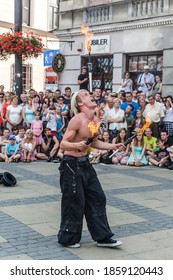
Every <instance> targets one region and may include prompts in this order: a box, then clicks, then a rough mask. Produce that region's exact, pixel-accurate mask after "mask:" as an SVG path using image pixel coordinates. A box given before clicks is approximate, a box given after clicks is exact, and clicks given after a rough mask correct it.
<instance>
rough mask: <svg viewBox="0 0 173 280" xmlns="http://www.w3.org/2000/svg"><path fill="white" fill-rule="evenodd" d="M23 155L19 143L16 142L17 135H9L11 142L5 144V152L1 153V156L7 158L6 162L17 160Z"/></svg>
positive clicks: (3, 158)
mask: <svg viewBox="0 0 173 280" xmlns="http://www.w3.org/2000/svg"><path fill="white" fill-rule="evenodd" d="M20 157H21V155H20V153H19V145H18V144H16V137H15V135H13V134H11V135H10V136H9V143H7V144H6V145H5V149H4V154H2V153H0V158H1V159H2V160H5V162H7V163H10V162H17V161H18V160H19V159H20Z"/></svg>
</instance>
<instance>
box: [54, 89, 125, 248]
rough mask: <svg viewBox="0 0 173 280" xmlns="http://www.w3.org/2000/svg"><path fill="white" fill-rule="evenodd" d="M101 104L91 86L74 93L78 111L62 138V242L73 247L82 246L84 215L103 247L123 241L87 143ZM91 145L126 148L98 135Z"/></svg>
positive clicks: (116, 244)
mask: <svg viewBox="0 0 173 280" xmlns="http://www.w3.org/2000/svg"><path fill="white" fill-rule="evenodd" d="M96 107H97V104H96V103H95V101H94V98H93V97H92V96H91V95H90V94H89V92H88V91H87V90H84V89H82V90H79V91H78V92H76V93H75V94H73V96H72V100H71V108H72V110H73V111H74V113H76V115H75V116H74V117H73V118H72V119H71V120H70V122H69V124H68V127H67V130H66V132H65V134H64V136H63V139H62V142H61V149H62V150H64V157H63V160H62V162H61V165H60V167H59V170H60V186H61V191H62V201H61V225H60V230H59V232H58V242H59V243H60V244H62V245H64V246H67V247H70V248H79V247H80V240H81V234H82V223H83V216H84V215H85V218H86V221H87V226H88V230H89V232H90V234H91V237H92V239H93V240H94V241H96V242H97V246H99V247H117V246H120V245H121V244H122V242H121V241H118V240H114V239H112V236H113V235H114V234H113V233H112V232H111V229H110V227H109V224H108V221H107V215H106V197H105V194H104V192H103V190H102V187H101V184H100V182H99V180H98V178H97V175H96V172H95V170H94V168H93V167H92V164H91V163H90V162H89V159H88V156H87V149H88V147H89V145H87V144H86V141H87V139H88V138H90V137H92V134H91V132H90V130H89V127H88V124H89V123H90V122H94V123H95V124H96V123H97V122H98V119H97V118H96V116H95V114H94V111H95V108H96ZM90 146H91V147H93V148H97V149H101V150H116V149H117V148H120V150H121V149H124V146H123V145H122V144H109V143H104V142H101V141H99V140H98V139H97V137H95V138H94V140H93V142H92V143H91V144H90Z"/></svg>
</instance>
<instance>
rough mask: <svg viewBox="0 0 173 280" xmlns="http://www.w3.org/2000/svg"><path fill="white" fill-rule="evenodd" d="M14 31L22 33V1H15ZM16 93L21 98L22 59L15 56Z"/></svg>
mask: <svg viewBox="0 0 173 280" xmlns="http://www.w3.org/2000/svg"><path fill="white" fill-rule="evenodd" d="M14 23H15V28H14V29H15V30H14V31H17V32H18V31H22V0H14ZM14 80H15V82H14V83H15V84H14V86H15V93H16V95H17V96H18V97H20V95H21V93H22V57H19V56H18V55H17V54H15V71H14Z"/></svg>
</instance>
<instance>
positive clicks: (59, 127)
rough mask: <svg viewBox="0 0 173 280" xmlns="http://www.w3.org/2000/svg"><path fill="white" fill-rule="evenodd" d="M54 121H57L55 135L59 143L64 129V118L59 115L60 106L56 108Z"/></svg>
mask: <svg viewBox="0 0 173 280" xmlns="http://www.w3.org/2000/svg"><path fill="white" fill-rule="evenodd" d="M56 121H57V134H56V137H57V139H58V140H59V141H61V139H62V137H63V129H64V128H65V118H64V116H62V114H61V106H60V105H57V106H56Z"/></svg>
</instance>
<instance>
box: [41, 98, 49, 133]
mask: <svg viewBox="0 0 173 280" xmlns="http://www.w3.org/2000/svg"><path fill="white" fill-rule="evenodd" d="M47 113H48V105H47V103H43V106H42V111H41V120H42V122H43V130H44V129H45V128H46V124H47V120H46V116H47Z"/></svg>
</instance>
